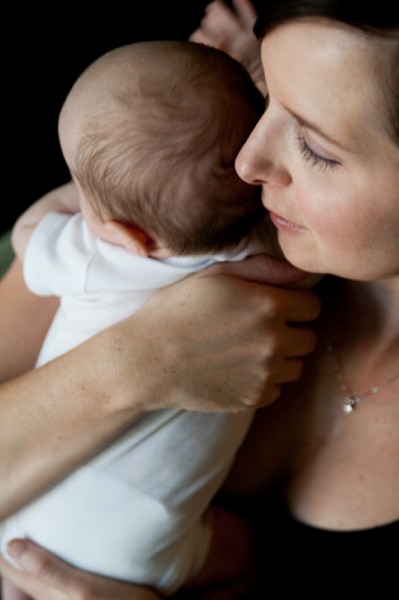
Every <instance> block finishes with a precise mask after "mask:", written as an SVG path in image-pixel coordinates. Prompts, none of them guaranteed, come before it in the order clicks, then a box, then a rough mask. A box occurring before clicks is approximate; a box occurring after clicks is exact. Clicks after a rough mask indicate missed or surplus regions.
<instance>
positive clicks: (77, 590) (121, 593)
mask: <svg viewBox="0 0 399 600" xmlns="http://www.w3.org/2000/svg"><path fill="white" fill-rule="evenodd" d="M9 552H10V555H11V556H12V558H13V560H14V561H15V562H17V564H18V566H19V567H20V568H19V569H18V568H16V567H14V566H13V565H11V563H10V562H8V561H7V560H5V559H4V557H2V556H1V555H0V574H1V575H2V577H4V579H6V580H7V581H8V582H9V583H10V584H12V585H13V586H15V587H16V588H18V589H19V590H21V591H22V592H24V593H25V594H26V600H29V599H33V600H83V599H84V600H90V599H93V600H114V599H115V600H116V599H117V598H120V599H121V600H159V598H160V596H159V595H158V594H156V593H155V592H154V591H152V590H150V589H148V588H144V587H140V586H137V585H133V584H128V583H125V582H119V581H115V580H113V579H108V578H105V577H99V576H97V575H92V574H90V573H85V572H83V571H80V570H79V569H74V568H73V567H71V566H70V565H68V564H66V563H64V562H63V561H61V560H59V559H58V558H55V557H54V556H53V555H52V554H50V553H49V552H47V551H45V550H43V549H42V548H40V547H39V546H36V545H35V544H33V543H32V542H30V541H28V540H14V541H12V542H10V545H9ZM21 600H23V596H22V597H21Z"/></svg>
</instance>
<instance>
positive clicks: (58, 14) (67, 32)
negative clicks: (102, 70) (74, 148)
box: [0, 0, 209, 231]
mask: <svg viewBox="0 0 399 600" xmlns="http://www.w3.org/2000/svg"><path fill="white" fill-rule="evenodd" d="M208 1H209V0H185V1H180V2H178V1H177V0H164V1H163V2H158V3H157V2H153V1H151V0H147V1H143V2H142V1H140V2H134V1H133V2H125V3H123V4H121V3H119V2H112V0H108V1H106V2H102V3H101V5H100V4H97V3H96V4H94V3H85V2H81V4H80V5H79V6H74V5H73V4H70V3H64V4H62V3H58V2H53V3H51V4H50V5H48V6H47V7H46V8H45V7H44V6H41V5H40V4H38V5H37V4H36V3H32V4H33V6H32V4H30V5H28V7H26V6H25V7H24V6H23V5H22V4H19V3H18V4H17V3H16V5H15V6H14V8H13V9H12V10H11V11H10V12H9V13H8V14H7V18H6V17H5V16H4V15H3V19H2V21H3V28H2V29H3V36H5V34H6V33H7V34H8V39H9V40H11V41H10V42H9V43H8V45H7V47H5V49H4V54H3V61H2V67H3V69H2V76H3V77H2V90H3V94H2V95H3V100H4V113H3V114H4V122H3V128H2V129H3V142H4V143H3V157H5V158H3V180H2V181H3V208H2V211H1V214H2V219H1V227H0V231H5V230H7V229H8V228H9V227H11V225H12V224H13V223H14V221H15V219H16V218H17V216H18V215H19V214H20V213H21V212H22V211H23V210H24V209H25V208H26V207H27V206H29V205H30V204H31V203H32V202H34V201H35V200H37V199H38V198H39V197H40V196H41V195H42V194H44V193H45V192H47V191H49V190H50V189H52V188H53V187H56V186H58V185H60V184H62V183H64V182H66V181H68V179H69V174H68V171H67V169H66V167H65V164H64V161H63V158H62V155H61V151H60V148H59V144H58V137H57V121H58V113H59V111H60V109H61V106H62V103H63V101H64V99H65V96H66V94H67V93H68V91H69V89H70V87H71V86H72V84H73V82H74V81H75V79H76V78H77V77H78V76H79V74H80V73H81V72H82V71H83V70H84V69H85V68H86V67H87V66H88V65H89V64H90V63H91V62H92V61H93V60H94V59H96V58H97V57H98V56H100V55H101V54H103V53H104V52H106V51H107V50H110V49H111V48H114V47H117V46H120V45H123V44H128V43H131V42H134V41H140V40H145V39H169V38H170V39H187V37H188V36H189V35H190V33H191V32H192V31H193V30H194V29H195V28H196V27H197V25H198V24H199V22H200V19H201V17H202V15H203V13H204V9H205V6H206V4H207V3H208ZM82 11H84V14H83V13H82Z"/></svg>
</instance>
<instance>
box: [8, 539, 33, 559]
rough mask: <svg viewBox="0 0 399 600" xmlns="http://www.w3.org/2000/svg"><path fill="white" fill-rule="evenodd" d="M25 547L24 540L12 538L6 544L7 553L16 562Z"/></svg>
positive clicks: (23, 552)
mask: <svg viewBox="0 0 399 600" xmlns="http://www.w3.org/2000/svg"><path fill="white" fill-rule="evenodd" d="M27 549H28V543H27V541H26V540H12V541H11V542H9V543H8V545H7V554H9V556H11V558H13V559H14V560H16V561H17V562H18V560H19V559H20V558H21V557H22V555H23V554H25V552H26V550H27Z"/></svg>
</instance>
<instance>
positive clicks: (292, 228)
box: [269, 211, 305, 233]
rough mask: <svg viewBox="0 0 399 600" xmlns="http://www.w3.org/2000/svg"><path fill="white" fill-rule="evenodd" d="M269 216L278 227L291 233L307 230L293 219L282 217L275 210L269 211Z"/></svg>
mask: <svg viewBox="0 0 399 600" xmlns="http://www.w3.org/2000/svg"><path fill="white" fill-rule="evenodd" d="M269 216H270V220H271V221H272V223H273V224H274V225H275V226H276V227H277V229H280V230H281V231H287V232H289V233H300V232H302V231H305V228H304V227H301V226H300V225H296V224H295V223H292V222H291V221H287V219H284V217H281V216H280V215H278V214H276V213H274V212H271V211H269Z"/></svg>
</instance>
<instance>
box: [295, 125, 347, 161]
mask: <svg viewBox="0 0 399 600" xmlns="http://www.w3.org/2000/svg"><path fill="white" fill-rule="evenodd" d="M297 142H298V148H299V151H300V153H301V155H302V156H303V158H304V159H305V160H306V162H310V163H311V165H312V166H319V167H321V168H323V169H335V168H336V167H338V166H339V165H340V164H341V163H339V162H338V161H337V160H333V159H331V158H325V157H324V156H320V154H318V153H317V152H315V151H314V150H312V148H311V147H310V146H309V145H308V144H307V142H306V140H305V138H304V136H303V134H302V133H299V134H298V135H297Z"/></svg>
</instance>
